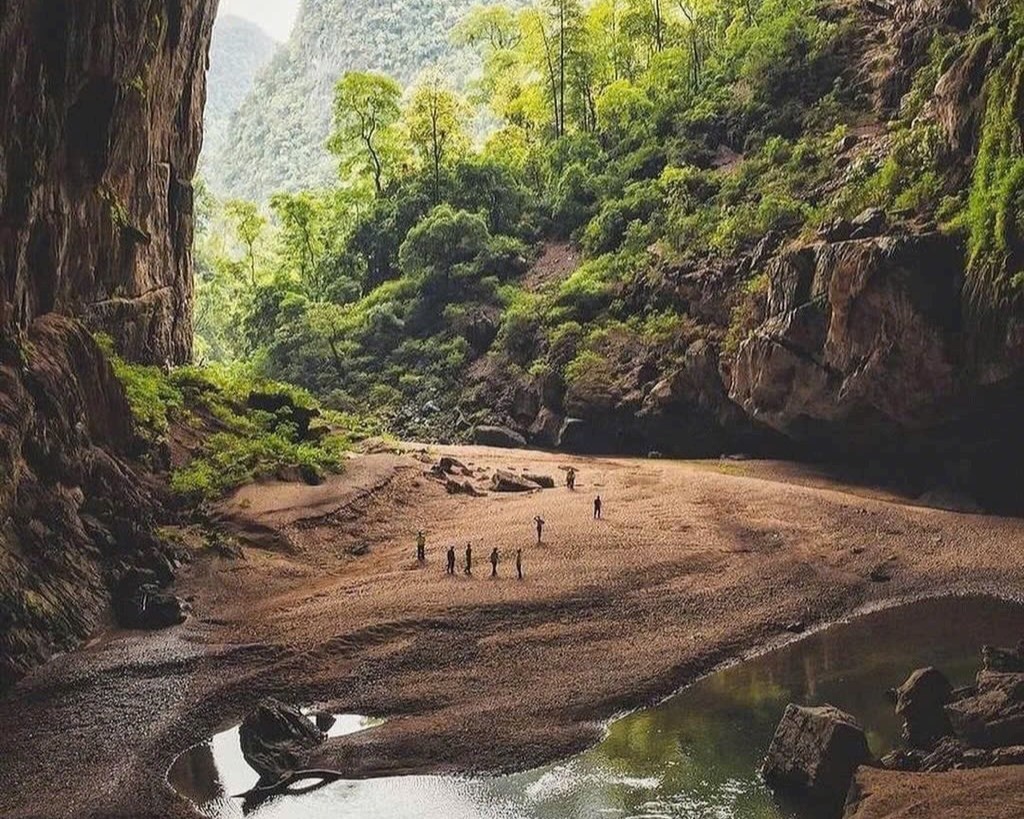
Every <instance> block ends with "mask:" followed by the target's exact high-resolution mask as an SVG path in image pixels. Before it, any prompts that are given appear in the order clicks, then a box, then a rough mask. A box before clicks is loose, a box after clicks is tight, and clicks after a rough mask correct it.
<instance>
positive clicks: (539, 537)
mask: <svg viewBox="0 0 1024 819" xmlns="http://www.w3.org/2000/svg"><path fill="white" fill-rule="evenodd" d="M533 522H534V523H536V524H537V545H538V546H540V544H541V541H542V540H543V539H544V518H542V517H541V516H540V515H537V517H535V518H534V519H533Z"/></svg>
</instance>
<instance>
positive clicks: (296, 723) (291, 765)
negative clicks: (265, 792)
mask: <svg viewBox="0 0 1024 819" xmlns="http://www.w3.org/2000/svg"><path fill="white" fill-rule="evenodd" d="M239 737H240V740H241V744H242V756H243V757H245V761H246V762H247V763H248V764H249V767H250V768H252V769H253V770H254V771H256V773H258V774H259V775H260V782H261V783H262V784H267V785H272V784H274V783H276V782H280V781H281V780H282V779H284V778H285V777H287V776H288V775H289V774H292V773H295V772H296V771H298V770H299V769H300V768H301V767H302V763H303V761H304V759H305V757H306V756H307V755H308V754H309V752H310V751H311V750H313V749H314V748H316V747H317V746H318V745H320V744H321V743H322V742H323V741H324V734H323V732H322V731H321V730H320V729H319V728H318V727H317V726H316V725H314V724H313V722H312V721H311V720H310V719H309V718H308V717H306V716H304V715H303V714H302V713H301V712H300V711H299V709H298V708H295V707H293V706H291V705H286V704H285V703H283V702H279V701H278V700H275V699H273V698H272V697H268V698H267V699H265V700H262V701H261V702H260V703H259V705H257V706H256V709H255V710H254V711H253V712H252V713H250V714H249V715H248V716H247V717H246V718H245V721H244V722H243V723H242V726H241V728H240V729H239Z"/></svg>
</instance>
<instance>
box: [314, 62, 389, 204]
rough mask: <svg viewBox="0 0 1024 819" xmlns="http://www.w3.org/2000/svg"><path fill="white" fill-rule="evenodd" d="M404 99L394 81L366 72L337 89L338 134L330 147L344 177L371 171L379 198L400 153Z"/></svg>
mask: <svg viewBox="0 0 1024 819" xmlns="http://www.w3.org/2000/svg"><path fill="white" fill-rule="evenodd" d="M401 97H402V89H401V88H400V87H399V86H398V83H396V82H395V81H394V80H393V79H391V78H390V77H386V76H384V75H383V74H373V73H368V72H362V71H350V72H349V73H347V74H345V76H344V77H342V78H341V79H340V80H339V81H338V85H337V87H336V89H335V95H334V134H333V135H332V136H331V139H330V141H329V142H328V147H329V148H330V150H331V151H332V152H333V153H334V154H336V155H337V156H338V157H339V158H340V160H341V167H342V171H343V173H353V172H355V173H357V174H358V173H361V172H362V171H364V170H365V169H366V168H367V167H368V168H369V171H370V173H371V174H372V176H373V184H374V189H375V190H376V192H377V195H378V196H381V195H382V194H383V193H384V177H385V171H386V169H387V166H388V162H389V160H390V159H391V158H393V155H394V154H395V152H396V145H397V141H398V137H397V133H396V128H395V125H396V123H397V122H398V120H399V117H400V115H401V109H400V107H399V101H400V100H401Z"/></svg>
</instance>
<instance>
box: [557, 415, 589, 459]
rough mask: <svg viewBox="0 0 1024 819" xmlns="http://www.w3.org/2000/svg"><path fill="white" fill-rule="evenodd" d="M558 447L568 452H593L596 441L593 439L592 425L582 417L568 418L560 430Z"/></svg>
mask: <svg viewBox="0 0 1024 819" xmlns="http://www.w3.org/2000/svg"><path fill="white" fill-rule="evenodd" d="M557 447H558V449H564V450H565V451H566V452H593V451H595V449H596V442H595V441H594V440H593V435H592V434H591V429H590V425H589V424H588V423H587V422H586V421H584V420H583V419H581V418H566V419H565V421H563V422H562V428H561V430H559V432H558V442H557Z"/></svg>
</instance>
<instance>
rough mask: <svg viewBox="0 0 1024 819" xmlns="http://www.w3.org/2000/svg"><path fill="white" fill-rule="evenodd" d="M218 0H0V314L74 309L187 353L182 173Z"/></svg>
mask: <svg viewBox="0 0 1024 819" xmlns="http://www.w3.org/2000/svg"><path fill="white" fill-rule="evenodd" d="M215 11H216V2H215V0H75V2H66V0H62V2H58V3H38V2H34V1H33V0H8V1H7V2H5V3H4V4H3V14H0V66H3V67H4V70H3V71H2V72H0V120H2V122H3V123H4V125H3V129H2V131H0V239H2V241H0V327H11V326H15V325H17V326H21V327H26V326H28V324H29V323H31V322H32V320H33V319H35V318H37V317H39V316H43V315H45V314H47V313H49V312H60V313H64V314H67V315H73V316H79V317H81V318H83V319H84V320H85V321H86V322H87V323H88V325H89V326H90V328H92V329H94V330H103V331H104V332H107V333H109V334H110V335H111V336H112V337H113V338H114V339H115V342H116V343H117V346H118V348H119V349H120V350H121V351H122V352H123V353H124V354H125V355H126V356H128V357H130V358H133V359H139V360H145V361H159V362H163V361H165V360H171V361H175V362H181V361H185V360H187V359H188V357H189V355H190V352H191V347H192V321H191V316H192V305H191V295H192V262H191V246H192V232H193V192H192V177H193V175H194V173H195V168H196V161H197V159H198V156H199V150H200V147H201V143H202V119H203V114H202V111H203V105H204V102H205V97H206V87H205V69H206V61H207V51H208V48H209V41H210V34H211V29H212V24H213V18H214V15H215Z"/></svg>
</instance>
